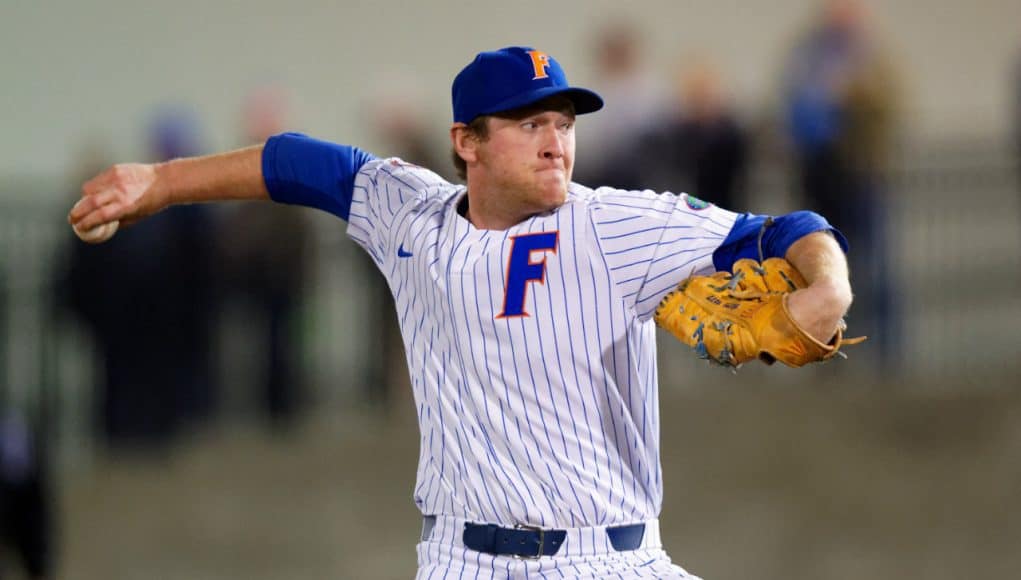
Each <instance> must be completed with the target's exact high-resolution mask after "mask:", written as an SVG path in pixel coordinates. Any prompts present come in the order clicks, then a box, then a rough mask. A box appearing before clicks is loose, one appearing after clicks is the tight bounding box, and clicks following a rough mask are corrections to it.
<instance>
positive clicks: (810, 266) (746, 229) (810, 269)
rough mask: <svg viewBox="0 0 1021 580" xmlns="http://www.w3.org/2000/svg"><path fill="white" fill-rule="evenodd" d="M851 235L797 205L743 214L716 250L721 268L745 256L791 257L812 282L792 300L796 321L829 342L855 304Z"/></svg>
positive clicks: (820, 338) (716, 259)
mask: <svg viewBox="0 0 1021 580" xmlns="http://www.w3.org/2000/svg"><path fill="white" fill-rule="evenodd" d="M847 249H848V244H847V239H846V238H844V235H843V234H842V233H840V231H839V230H837V229H836V228H834V227H833V226H831V225H830V223H829V222H828V221H826V219H825V218H824V217H822V216H821V215H819V214H817V213H815V212H811V211H796V212H792V213H789V214H787V215H783V216H779V217H776V218H771V217H767V216H761V215H754V214H741V215H740V216H739V217H738V219H737V221H736V222H735V223H734V226H733V228H732V229H731V231H730V234H729V235H728V236H727V239H726V240H724V242H723V244H721V245H720V247H719V248H717V249H716V251H715V252H714V253H713V265H714V266H715V268H716V270H718V271H730V270H731V269H732V268H733V266H734V262H736V261H737V260H739V259H741V258H751V259H753V260H764V259H768V258H785V259H786V260H787V261H788V262H790V263H791V265H792V266H794V267H795V268H796V269H797V270H798V271H799V272H800V273H801V275H802V276H803V277H804V278H805V281H806V282H808V287H806V288H803V289H801V290H798V291H796V292H793V293H792V294H791V295H790V297H789V299H788V300H789V301H788V307H789V308H790V312H791V316H792V317H793V318H794V321H795V322H797V323H798V324H800V325H801V326H802V328H804V329H805V330H806V331H807V332H808V333H809V334H810V335H812V336H813V337H814V338H816V339H818V340H819V341H820V342H823V343H827V342H829V340H830V339H831V338H832V337H833V335H834V333H835V332H836V329H837V327H838V326H839V325H840V324H841V321H842V319H843V317H844V315H845V314H846V313H847V309H848V308H849V307H850V306H851V298H852V295H851V285H850V281H849V276H848V268H847V258H846V257H845V252H847Z"/></svg>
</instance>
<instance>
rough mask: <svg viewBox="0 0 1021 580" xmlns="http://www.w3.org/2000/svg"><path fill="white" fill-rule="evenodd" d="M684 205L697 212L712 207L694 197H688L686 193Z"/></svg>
mask: <svg viewBox="0 0 1021 580" xmlns="http://www.w3.org/2000/svg"><path fill="white" fill-rule="evenodd" d="M684 203H686V204H688V207H690V208H691V209H693V210H695V211H698V210H700V209H705V208H707V207H709V206H710V205H711V204H710V203H709V202H708V201H704V200H701V199H699V198H697V197H695V196H693V195H688V194H686V193H685V194H684Z"/></svg>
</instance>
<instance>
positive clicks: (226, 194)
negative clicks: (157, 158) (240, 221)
mask: <svg viewBox="0 0 1021 580" xmlns="http://www.w3.org/2000/svg"><path fill="white" fill-rule="evenodd" d="M262 150H263V146H262V145H257V146H254V147H247V148H245V149H238V150H236V151H230V152H227V153H220V154H217V155H208V156H204V157H189V158H184V159H174V160H172V161H167V162H164V163H122V164H118V165H114V166H113V167H110V168H109V169H107V170H106V171H104V172H102V173H100V174H99V175H97V176H96V177H94V178H92V179H90V180H89V181H87V182H86V183H85V184H84V185H82V199H81V200H79V201H78V203H77V204H75V206H74V208H73V209H72V210H71V212H70V214H69V215H68V221H69V222H70V223H71V225H73V226H76V227H78V228H79V229H81V230H88V229H91V228H93V227H96V226H99V225H101V224H104V223H107V222H111V221H114V220H119V221H121V222H122V223H125V224H131V223H133V222H136V221H138V220H140V219H143V218H145V217H147V216H150V215H152V214H154V213H156V212H158V211H160V210H161V209H164V208H166V207H168V206H170V205H175V204H184V203H200V202H208V201H223V200H231V199H269V192H268V191H267V190H266V185H265V182H264V180H263V175H262V167H261V165H262V161H261V160H262Z"/></svg>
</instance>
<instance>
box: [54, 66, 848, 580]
mask: <svg viewBox="0 0 1021 580" xmlns="http://www.w3.org/2000/svg"><path fill="white" fill-rule="evenodd" d="M452 97H453V121H454V122H453V125H452V126H451V128H450V139H451V144H452V146H453V152H454V158H455V164H456V165H457V167H458V170H459V172H460V173H461V175H462V177H464V178H465V180H466V185H455V184H451V183H448V182H446V181H444V180H443V179H441V178H440V177H439V176H437V175H436V174H435V173H433V172H431V171H429V170H428V169H425V168H422V167H417V166H414V165H411V164H408V163H405V162H403V161H402V160H400V159H396V158H377V157H376V156H374V155H372V154H370V153H367V152H365V151H363V150H360V149H358V148H355V147H351V146H347V145H337V144H333V143H327V142H324V141H319V140H316V139H313V138H310V137H307V136H304V135H299V134H291V133H285V134H281V135H277V136H274V137H272V138H270V139H269V140H268V141H267V142H266V143H265V144H264V145H263V146H256V147H251V148H247V149H241V150H236V151H232V152H228V153H223V154H219V155H213V156H208V157H199V158H190V159H179V160H175V161H171V162H168V163H162V164H154V165H148V164H123V165H116V166H114V167H112V168H110V169H109V170H107V171H105V172H104V173H102V174H100V175H98V176H97V177H95V178H94V179H92V180H90V181H89V182H87V183H85V184H84V186H83V188H82V191H83V198H82V199H81V200H80V201H79V202H78V203H77V204H76V206H75V207H74V208H73V209H72V211H71V212H70V215H69V221H70V223H71V224H72V225H73V226H74V227H75V229H76V230H77V231H79V232H81V234H80V235H83V236H85V237H88V236H90V235H92V234H93V233H94V232H95V231H96V230H94V229H93V228H102V227H106V226H104V224H111V223H114V222H122V223H131V222H134V221H137V220H139V219H142V218H144V217H145V216H147V215H150V214H152V213H154V212H157V211H159V210H160V209H162V208H164V207H166V206H168V205H171V204H176V203H191V202H200V201H212V200H232V199H271V200H273V201H276V202H280V203H288V204H299V205H304V206H309V207H314V208H318V209H321V210H324V211H327V212H330V213H332V214H334V215H336V216H337V217H339V218H341V219H342V220H344V221H346V222H347V226H346V227H347V233H348V235H349V236H350V237H351V238H352V239H353V240H354V241H355V242H356V243H358V244H359V245H360V246H361V247H362V248H364V249H365V251H366V252H368V253H369V255H371V256H372V259H373V260H374V261H375V263H376V264H377V265H378V267H379V269H380V270H381V271H382V272H383V274H384V275H385V276H386V278H387V280H388V281H389V285H390V288H391V290H392V292H393V296H394V300H395V304H396V308H397V314H398V317H399V320H400V325H401V331H402V334H403V338H404V346H405V349H406V353H407V362H408V367H409V369H410V372H411V381H412V385H413V389H414V399H415V404H416V406H417V411H418V418H419V427H420V434H421V454H420V457H419V464H418V474H417V482H416V484H415V489H414V501H415V503H416V505H417V506H418V508H419V509H420V510H421V512H422V514H423V530H422V537H421V542H420V543H419V544H418V564H419V569H418V577H419V578H443V577H452V576H456V577H458V578H460V577H470V578H481V577H486V578H525V577H539V578H543V577H553V578H608V577H613V578H693V577H694V576H692V575H690V574H688V573H687V572H685V570H683V569H682V568H681V567H680V566H677V565H675V564H673V563H672V562H671V560H670V558H669V557H668V555H667V554H666V553H665V552H664V550H663V548H662V545H661V542H660V533H659V525H658V521H657V516H658V515H659V512H660V507H661V504H662V498H663V479H662V472H661V469H660V459H659V447H660V441H659V424H660V417H659V406H658V395H657V389H658V386H657V371H656V348H655V323H654V321H653V317H654V314H655V313H656V311H657V306H658V305H659V304H660V303H661V301H663V299H664V298H665V297H668V296H671V295H673V294H672V291H674V290H675V288H677V285H678V283H679V282H680V281H682V280H683V279H685V278H687V277H689V276H692V275H700V274H708V273H711V272H713V271H716V270H719V271H728V270H731V269H732V267H733V266H734V264H735V261H737V260H739V259H742V258H750V257H756V256H758V255H759V252H760V248H761V253H762V256H761V257H764V258H768V257H777V258H786V259H787V260H788V261H789V262H790V264H791V265H793V267H794V268H796V269H797V270H798V271H799V272H800V273H801V274H802V275H803V276H804V278H805V284H804V287H803V288H801V289H799V290H797V291H794V292H789V293H787V294H785V297H784V301H783V311H784V312H785V313H787V314H788V315H789V318H790V319H792V320H793V321H796V323H797V325H798V327H799V328H800V329H802V330H803V331H804V332H805V333H806V334H807V335H810V337H814V339H815V340H817V342H818V343H819V344H822V345H826V344H829V343H830V341H831V338H832V337H834V336H839V328H840V326H841V321H842V317H843V315H844V313H845V312H846V310H847V308H848V307H849V305H850V302H851V289H850V285H849V282H848V273H847V266H846V261H845V257H844V250H845V249H846V242H845V241H844V239H843V237H842V235H841V234H839V233H838V232H836V231H835V230H834V229H833V228H831V227H830V226H829V224H828V223H827V222H826V221H825V220H824V219H823V218H822V217H820V216H818V215H816V214H813V213H810V212H796V213H792V214H789V215H786V216H781V217H776V218H770V223H772V225H771V227H768V228H765V227H764V223H766V218H765V217H763V216H755V215H750V214H739V213H734V212H732V211H728V210H726V209H723V208H720V207H716V206H713V205H711V204H707V203H705V202H702V201H700V200H698V199H697V198H695V197H692V196H689V195H684V194H681V195H675V194H673V193H654V192H651V191H621V190H616V189H611V188H606V187H603V188H598V189H590V188H589V187H586V186H584V185H580V184H577V183H572V182H571V172H572V168H573V166H574V155H575V136H574V128H575V118H576V116H577V115H582V114H588V113H592V112H595V111H597V110H598V109H599V108H601V107H602V104H603V103H602V100H601V98H600V97H599V96H598V95H597V94H596V93H594V92H592V91H590V90H587V89H583V88H578V87H573V86H571V85H570V84H569V83H568V81H567V78H566V76H565V74H564V71H563V69H562V68H561V66H560V64H559V63H558V62H557V61H556V60H555V59H554V58H553V57H552V56H550V55H549V54H546V53H544V52H542V51H539V50H535V49H532V48H527V47H509V48H504V49H500V50H496V51H492V52H483V53H480V54H479V55H477V56H476V57H475V59H474V60H473V61H472V62H471V63H469V64H468V65H467V66H466V67H465V68H464V69H463V70H462V71H461V72H460V73H459V74H458V75H457V77H456V78H455V79H454V82H453V87H452ZM108 233H109V232H106V234H104V235H107V234H108ZM101 237H102V236H99V238H101ZM734 282H737V280H736V279H735V280H734ZM731 286H735V284H731ZM678 308H681V309H683V306H681V307H678ZM678 308H674V307H671V310H672V311H673V310H677V309H678ZM691 308H693V307H691ZM685 320H688V319H687V318H685ZM714 326H719V325H714ZM706 332H708V327H707V330H706ZM696 334H697V335H698V336H699V337H700V338H699V339H698V341H699V344H701V337H702V336H703V331H702V329H699V330H698V331H697V333H696ZM728 336H734V335H728ZM684 340H686V339H684ZM728 340H729V339H728ZM728 344H729V343H728ZM703 347H704V345H703ZM703 350H704V349H703ZM718 354H719V353H716V354H715V355H714V358H719V357H718V356H716V355H718ZM747 358H748V357H745V358H743V359H740V360H746V359H747ZM724 360H726V358H725V357H724Z"/></svg>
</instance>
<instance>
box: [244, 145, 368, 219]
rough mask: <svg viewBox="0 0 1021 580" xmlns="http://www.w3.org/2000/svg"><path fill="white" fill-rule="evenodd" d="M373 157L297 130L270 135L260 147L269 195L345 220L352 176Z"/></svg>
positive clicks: (352, 185)
mask: <svg viewBox="0 0 1021 580" xmlns="http://www.w3.org/2000/svg"><path fill="white" fill-rule="evenodd" d="M375 158H376V157H375V156H374V155H372V154H371V153H367V152H365V151H362V150H361V149H358V148H357V147H351V146H350V145H338V144H336V143H330V142H328V141H320V140H318V139H313V138H311V137H307V136H305V135H302V134H300V133H281V134H279V135H275V136H273V137H270V138H269V140H268V141H266V145H265V146H264V147H263V150H262V177H263V180H264V181H265V183H266V189H267V190H268V191H269V196H270V198H272V199H273V201H276V202H279V203H287V204H292V205H303V206H307V207H314V208H317V209H321V210H323V211H326V212H329V213H332V214H333V215H335V216H337V217H339V218H341V219H343V220H347V219H348V216H349V215H350V213H351V196H352V194H353V191H354V181H355V175H357V173H358V170H359V169H361V167H362V165H365V164H366V163H367V162H369V161H372V160H373V159H375Z"/></svg>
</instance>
